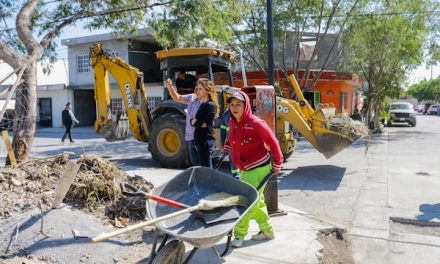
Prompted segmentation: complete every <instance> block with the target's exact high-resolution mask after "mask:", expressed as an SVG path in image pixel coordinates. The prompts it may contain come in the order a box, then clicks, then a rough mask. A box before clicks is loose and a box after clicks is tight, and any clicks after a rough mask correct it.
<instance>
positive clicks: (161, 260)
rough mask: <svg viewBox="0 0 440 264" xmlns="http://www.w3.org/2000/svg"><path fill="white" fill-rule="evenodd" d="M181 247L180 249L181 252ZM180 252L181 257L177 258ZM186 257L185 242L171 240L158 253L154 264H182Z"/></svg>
mask: <svg viewBox="0 0 440 264" xmlns="http://www.w3.org/2000/svg"><path fill="white" fill-rule="evenodd" d="M179 247H182V248H180V250H179ZM178 252H180V256H177V254H178ZM184 255H185V245H184V244H183V242H179V241H178V240H171V241H170V242H168V243H167V244H166V245H165V246H164V247H163V248H161V249H160V250H159V252H157V255H156V256H155V257H154V259H153V261H152V262H151V263H152V264H175V263H176V264H180V263H182V262H183V257H184Z"/></svg>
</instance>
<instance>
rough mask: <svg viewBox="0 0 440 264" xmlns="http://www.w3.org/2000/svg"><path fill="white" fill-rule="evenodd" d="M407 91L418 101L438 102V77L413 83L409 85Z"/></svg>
mask: <svg viewBox="0 0 440 264" xmlns="http://www.w3.org/2000/svg"><path fill="white" fill-rule="evenodd" d="M407 93H408V94H410V95H411V96H413V97H415V98H416V99H417V100H419V101H427V102H440V77H437V79H434V80H430V81H427V80H423V81H421V82H419V83H417V84H413V85H411V86H410V87H409V89H408V91H407Z"/></svg>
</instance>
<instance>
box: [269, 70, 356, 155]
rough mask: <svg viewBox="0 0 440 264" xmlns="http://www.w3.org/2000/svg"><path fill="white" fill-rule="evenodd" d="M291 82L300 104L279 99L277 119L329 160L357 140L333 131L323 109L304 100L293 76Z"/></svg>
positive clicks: (290, 77) (290, 78)
mask: <svg viewBox="0 0 440 264" xmlns="http://www.w3.org/2000/svg"><path fill="white" fill-rule="evenodd" d="M289 82H290V84H291V85H292V86H293V88H294V90H295V93H296V96H297V98H298V101H299V102H296V101H295V100H291V99H285V98H277V117H278V118H280V119H281V120H282V121H285V122H288V123H290V124H291V125H292V126H293V127H294V128H295V129H296V130H298V132H299V133H301V135H303V137H305V138H306V139H307V140H308V141H309V142H310V143H311V144H312V145H313V146H314V147H315V148H316V149H317V150H318V151H319V152H321V153H322V154H323V155H324V156H325V157H326V158H327V159H328V158H331V157H332V156H334V155H336V154H337V153H339V152H340V151H341V150H343V149H344V148H346V147H347V146H349V145H350V144H352V143H353V142H354V141H355V140H356V139H357V138H358V137H357V138H356V137H355V138H351V137H349V136H348V135H345V134H343V133H340V132H339V131H335V130H333V129H332V125H331V122H330V120H328V119H327V117H326V116H325V115H324V113H323V111H322V109H321V108H319V107H318V108H316V109H313V107H312V106H311V105H310V103H309V102H307V101H306V100H305V98H304V95H303V93H302V92H301V89H300V87H299V85H298V83H297V81H296V79H295V76H294V75H293V74H292V75H290V76H289Z"/></svg>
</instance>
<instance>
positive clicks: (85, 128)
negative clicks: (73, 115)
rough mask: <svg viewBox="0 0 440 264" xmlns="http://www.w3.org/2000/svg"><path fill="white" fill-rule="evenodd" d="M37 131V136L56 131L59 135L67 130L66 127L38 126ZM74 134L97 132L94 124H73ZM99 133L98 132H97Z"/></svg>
mask: <svg viewBox="0 0 440 264" xmlns="http://www.w3.org/2000/svg"><path fill="white" fill-rule="evenodd" d="M36 130H37V133H36V135H35V136H36V137H38V135H39V134H44V133H55V134H59V135H61V136H62V135H63V134H64V132H66V129H65V128H64V127H37V129H36ZM72 134H90V135H92V134H96V132H95V129H94V128H93V126H79V127H76V126H73V127H72ZM96 135H97V134H96Z"/></svg>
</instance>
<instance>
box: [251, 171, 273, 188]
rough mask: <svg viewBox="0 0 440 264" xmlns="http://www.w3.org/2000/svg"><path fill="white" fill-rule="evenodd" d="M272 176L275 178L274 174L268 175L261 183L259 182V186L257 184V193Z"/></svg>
mask: <svg viewBox="0 0 440 264" xmlns="http://www.w3.org/2000/svg"><path fill="white" fill-rule="evenodd" d="M272 176H275V177H276V174H274V173H269V174H268V175H267V176H266V177H265V178H264V179H263V180H262V181H261V182H260V184H258V186H257V188H256V189H257V191H259V190H260V189H261V187H263V186H264V185H265V184H266V183H267V182H268V181H269V180H270V178H272Z"/></svg>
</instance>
